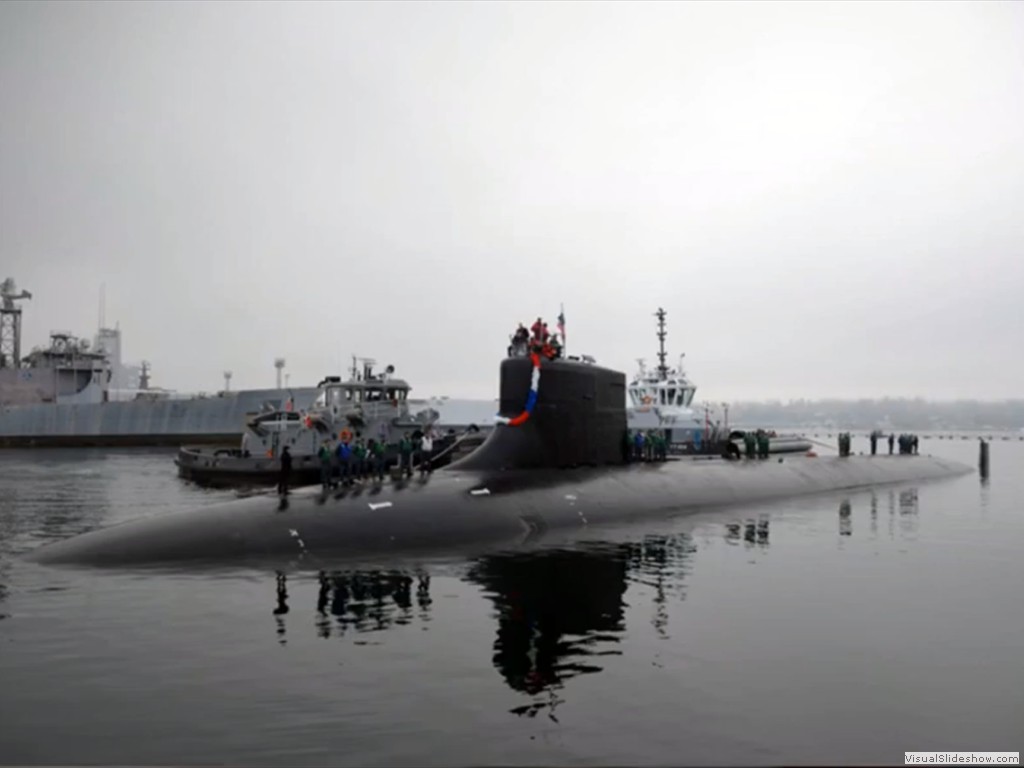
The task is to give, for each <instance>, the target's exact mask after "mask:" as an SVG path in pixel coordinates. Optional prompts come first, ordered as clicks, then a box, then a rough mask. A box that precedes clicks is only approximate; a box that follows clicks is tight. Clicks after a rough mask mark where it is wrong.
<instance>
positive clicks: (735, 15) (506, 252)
mask: <svg viewBox="0 0 1024 768" xmlns="http://www.w3.org/2000/svg"><path fill="white" fill-rule="evenodd" d="M0 94H2V104H3V118H2V119H0V272H2V273H3V274H2V275H0V277H3V276H8V275H10V276H12V277H14V278H15V279H16V280H17V281H18V283H19V285H21V286H23V287H25V288H27V289H28V290H30V291H33V292H34V293H35V298H34V299H33V300H32V301H31V302H29V303H27V305H26V316H25V341H26V343H27V344H28V345H32V344H37V343H41V342H43V341H44V340H45V337H46V334H47V332H48V331H49V330H51V329H56V328H66V329H70V330H73V331H75V332H78V333H83V334H89V335H91V334H92V333H93V332H94V329H95V326H96V324H97V312H98V296H99V288H100V284H101V283H102V282H105V283H106V286H107V287H106V294H107V311H106V315H107V320H108V322H111V323H112V322H113V321H114V320H118V321H120V324H121V328H122V330H123V332H124V335H125V339H124V344H125V354H126V357H127V358H128V359H130V360H139V359H143V358H144V359H147V360H149V361H150V362H151V363H152V365H153V369H154V376H155V381H154V383H156V384H159V385H162V386H166V387H171V388H176V389H200V388H202V389H207V390H213V389H216V388H218V387H220V386H221V384H222V377H221V372H222V371H223V370H224V369H231V370H233V371H234V374H235V375H234V381H233V384H234V385H235V386H237V387H254V386H272V385H273V381H274V369H273V365H272V361H273V358H274V357H277V356H283V357H286V358H287V360H288V368H287V370H288V371H289V372H290V374H291V383H292V384H293V385H297V384H301V383H306V384H309V385H312V384H315V383H316V381H318V380H319V378H320V377H321V376H323V375H324V374H327V373H334V372H336V371H337V370H338V369H339V367H340V361H341V360H342V359H343V356H344V359H345V360H346V361H347V359H348V358H347V356H348V355H349V354H351V353H356V354H360V355H370V356H374V357H376V358H377V359H378V360H379V361H380V362H381V363H382V364H383V363H387V362H390V363H393V364H394V365H395V366H396V368H397V369H398V370H399V372H401V373H402V374H404V375H405V376H406V377H407V378H409V379H410V380H411V382H412V384H413V387H414V393H415V394H417V395H421V396H424V395H438V394H448V395H451V396H475V397H490V396H494V395H495V393H496V383H497V364H498V362H499V360H500V358H501V356H502V355H503V353H504V349H505V346H506V344H507V336H508V333H509V332H511V330H513V329H514V327H515V324H516V322H517V321H519V320H523V321H529V320H532V319H533V318H535V317H536V316H537V315H538V314H543V315H544V316H545V318H546V319H549V320H550V321H551V323H552V324H553V323H554V319H555V316H556V315H557V314H558V307H559V303H560V302H564V304H565V311H566V316H567V320H568V344H569V350H570V352H587V353H590V354H593V355H595V356H596V357H597V358H598V360H599V361H600V362H602V363H604V364H606V365H610V366H612V367H615V368H619V369H624V370H626V371H627V372H628V373H632V372H633V369H634V366H635V358H636V357H640V356H646V357H647V358H648V360H649V361H651V362H653V358H654V353H655V351H656V339H655V336H654V331H655V328H654V318H653V316H652V313H653V312H654V310H655V309H656V308H657V307H658V306H659V305H662V306H664V307H665V308H666V310H668V312H669V323H670V325H669V343H670V348H671V349H670V351H671V352H672V354H673V355H676V354H678V353H679V352H682V351H685V352H686V353H687V358H686V360H687V370H688V372H689V373H690V374H691V376H692V377H693V378H694V379H695V381H696V383H697V384H698V386H699V390H698V396H699V398H700V397H703V398H708V399H713V400H720V399H733V398H755V399H761V398H768V397H781V398H788V397H826V396H851V397H856V396H866V397H867V396H877V395H884V394H890V395H923V396H927V397H934V398H947V397H957V396H972V397H982V398H986V397H1013V396H1021V393H1022V390H1021V386H1020V383H1021V382H1022V381H1024V357H1022V355H1021V347H1022V343H1021V342H1022V341H1024V338H1022V337H1024V334H1022V332H1021V329H1020V321H1019V318H1020V315H1021V312H1020V305H1021V298H1022V288H1024V259H1022V258H1021V255H1022V254H1021V251H1022V242H1024V238H1022V235H1024V215H1022V202H1021V201H1022V200H1024V6H1021V5H1020V4H1014V3H1003V4H1000V3H991V4H990V3H984V2H978V3H972V4H967V3H956V2H940V3H926V2H915V3H896V2H888V3H880V2H879V3H851V4H830V3H824V2H819V3H810V2H795V3H789V4H786V3H780V4H773V3H769V2H755V3H743V2H721V3H716V4H712V3H710V2H709V3H690V4H675V5H674V4H669V3H652V4H640V3H631V4H621V5H619V4H614V3H611V2H600V3H594V4H587V3H582V2H572V3H568V2H567V3H561V4H556V3H546V4H543V3H520V4H501V3H495V2H488V3H482V2H481V3H475V4H473V3H468V2H465V3H455V2H452V3H444V4H440V3H439V4H431V3H427V2H416V3H408V4H403V3H398V2H389V3H376V4H365V5H364V4H359V3H355V2H346V3H338V4H328V3H319V2H318V3H309V4H302V3H298V2H291V3H287V4H284V3H282V4H273V3H269V2H268V3H259V4H246V3H243V2H222V3H207V4H200V3H183V2H181V3H169V4H160V3H126V2H118V3H109V4H73V3H50V4H43V3H33V4H19V3H14V2H5V3H2V4H0Z"/></svg>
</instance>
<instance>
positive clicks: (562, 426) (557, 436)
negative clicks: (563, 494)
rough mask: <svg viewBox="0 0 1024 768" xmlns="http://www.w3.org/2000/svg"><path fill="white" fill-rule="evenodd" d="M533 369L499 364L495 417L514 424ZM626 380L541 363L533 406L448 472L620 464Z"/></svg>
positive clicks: (602, 371)
mask: <svg viewBox="0 0 1024 768" xmlns="http://www.w3.org/2000/svg"><path fill="white" fill-rule="evenodd" d="M532 376H533V363H532V362H531V360H530V358H528V357H511V358H508V359H506V360H504V361H503V362H502V364H501V385H500V397H501V401H500V415H501V416H504V417H507V418H513V417H515V416H516V415H517V414H520V413H521V412H522V411H523V405H524V403H526V402H527V401H528V398H529V397H530V389H531V379H532ZM625 401H626V377H625V375H624V374H622V373H620V372H619V371H613V370H610V369H608V368H602V367H600V366H598V365H593V364H590V363H584V362H578V361H575V360H562V359H557V360H541V363H540V378H539V382H538V386H537V402H536V405H535V406H534V408H533V411H532V413H531V414H530V416H529V418H527V419H526V421H524V422H523V423H521V424H519V425H517V426H510V425H505V424H499V425H498V426H497V427H495V429H494V431H493V432H492V433H491V434H490V435H488V437H487V440H486V441H485V442H484V444H483V445H481V446H480V447H479V448H477V449H476V450H475V451H474V452H473V453H471V454H470V455H469V456H467V457H466V458H465V459H462V460H461V461H458V462H455V463H454V464H452V465H450V467H449V468H450V469H460V470H461V469H466V470H513V469H541V468H548V469H563V468H568V467H581V466H601V465H607V464H621V463H622V462H623V451H622V441H623V438H624V436H625V433H626V409H625Z"/></svg>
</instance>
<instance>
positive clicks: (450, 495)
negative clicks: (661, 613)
mask: <svg viewBox="0 0 1024 768" xmlns="http://www.w3.org/2000/svg"><path fill="white" fill-rule="evenodd" d="M972 471H973V470H972V469H971V468H970V467H968V466H966V465H963V464H959V463H957V462H950V461H946V460H943V459H938V458H934V457H929V456H892V457H888V456H886V457H845V458H840V457H828V458H818V457H793V458H788V459H785V460H783V461H781V462H779V461H725V460H720V459H703V460H685V459H684V460H675V461H667V462H660V463H651V464H637V465H628V466H622V467H617V468H614V469H594V468H580V469H573V470H562V471H542V472H537V471H525V470H511V471H505V472H500V473H481V472H472V471H454V470H453V471H439V472H437V473H435V474H433V475H430V476H428V477H427V478H425V479H411V480H408V481H404V482H398V483H391V482H387V483H384V484H382V485H380V486H368V487H366V488H356V489H350V490H347V491H345V492H342V493H337V494H327V495H324V494H322V493H321V492H320V490H319V488H308V489H300V490H298V491H295V492H294V493H293V494H291V495H290V496H289V497H287V499H286V500H285V501H282V500H281V499H279V498H278V497H277V496H270V495H265V496H258V497H250V498H247V499H240V500H235V501H231V502H227V503H224V504H218V505H213V506H210V507H206V508H204V509H199V510H194V511H189V512H182V513H174V514H169V515H163V516H160V517H155V518H148V519H143V520H137V521H133V522H129V523H124V524H121V525H117V526H113V527H111V528H107V529H104V530H99V531H95V532H92V533H87V534H83V535H81V536H78V537H76V538H74V539H70V540H68V541H65V542H59V543H57V544H52V545H49V546H48V547H45V548H43V549H41V550H38V551H37V552H36V553H35V555H34V557H33V558H32V559H34V560H35V561H37V562H41V563H53V564H59V563H74V564H83V565H94V566H117V565H132V564H136V565H138V564H146V563H151V564H160V563H174V562H185V561H204V560H205V561H218V562H223V561H228V560H230V561H238V560H246V559H263V558H281V557H285V558H294V557H310V556H327V555H330V556H348V555H359V556H362V555H380V554H388V553H402V552H413V551H422V550H425V549H437V548H444V549H447V548H450V547H462V546H468V545H489V544H493V545H502V544H510V543H518V542H522V541H524V540H527V539H530V538H535V537H537V536H543V533H544V532H545V531H546V530H549V529H560V530H564V529H570V528H581V527H586V526H590V525H597V524H604V523H610V522H629V521H633V520H635V521H639V520H644V519H648V520H649V519H652V518H658V517H661V518H667V517H671V516H674V515H676V514H680V513H684V512H687V511H691V512H692V511H696V510H698V509H704V508H708V507H714V506H720V505H732V504H745V503H751V502H757V501H765V500H771V499H777V498H783V497H789V496H796V495H807V494H814V493H823V492H829V491H836V490H842V489H853V488H861V487H866V486H872V485H881V484H890V483H905V482H921V481H929V480H939V479H942V478H948V477H951V476H956V475H962V474H968V473H971V472H972Z"/></svg>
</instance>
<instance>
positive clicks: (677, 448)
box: [626, 308, 812, 456]
mask: <svg viewBox="0 0 1024 768" xmlns="http://www.w3.org/2000/svg"><path fill="white" fill-rule="evenodd" d="M654 316H655V317H657V318H658V341H659V350H658V367H657V368H656V369H655V370H654V371H649V370H648V369H647V368H646V366H645V365H644V361H643V359H640V360H638V363H639V370H638V372H637V373H636V374H635V375H634V376H633V378H632V380H631V381H630V382H629V385H628V386H627V388H626V392H627V398H628V402H627V404H626V419H627V425H628V426H629V429H630V430H633V431H636V430H642V431H647V430H661V431H663V432H664V434H665V437H666V439H667V442H668V453H669V454H670V455H682V454H721V453H723V452H726V451H728V452H729V453H730V454H732V455H734V456H737V455H741V454H742V452H743V449H744V437H745V436H746V434H747V433H746V431H744V430H739V429H735V430H731V431H729V426H728V419H726V424H725V425H724V426H723V425H722V424H721V423H720V422H718V421H717V420H716V421H715V422H714V423H712V421H711V409H710V408H705V409H704V414H703V415H700V414H698V412H697V411H696V410H694V409H693V408H692V404H693V397H694V395H695V394H696V393H697V386H696V384H694V383H693V382H692V381H691V380H690V379H689V378H688V377H687V376H686V374H685V372H684V371H683V357H684V355H680V356H679V366H678V367H677V368H669V367H668V366H667V365H666V363H665V360H666V357H667V354H666V352H665V337H666V336H667V335H668V334H667V333H666V331H665V317H666V312H665V310H664V309H660V308H659V309H658V311H657V312H655V315H654ZM767 434H768V438H769V443H768V452H769V453H772V454H775V453H805V452H806V451H809V450H810V449H811V447H812V445H811V442H810V441H809V440H806V439H804V438H802V437H800V436H799V435H779V434H777V433H775V432H773V431H772V432H768V433H767ZM730 444H731V446H733V447H730Z"/></svg>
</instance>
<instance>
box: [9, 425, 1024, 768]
mask: <svg viewBox="0 0 1024 768" xmlns="http://www.w3.org/2000/svg"><path fill="white" fill-rule="evenodd" d="M865 446H866V440H863V439H862V440H860V441H859V443H858V442H855V449H860V450H863V449H864V447H865ZM976 451H977V445H976V444H975V443H974V442H973V441H971V440H967V441H934V440H933V441H923V442H922V452H933V453H937V454H939V455H943V456H948V457H951V458H959V459H962V460H965V461H968V462H970V463H971V464H972V465H973V464H974V463H975V461H976ZM1022 465H1024V443H1021V442H1017V441H1013V442H1000V441H996V442H994V443H993V445H992V480H991V482H990V483H988V484H983V483H981V482H980V480H979V478H978V477H977V475H973V476H968V477H965V478H960V479H956V480H952V481H947V482H941V483H936V484H930V485H922V486H919V487H913V486H905V487H897V488H892V489H889V488H883V489H880V490H877V491H875V492H873V493H872V492H859V493H853V494H847V495H842V494H836V495H830V496H819V497H815V498H812V499H801V500H796V501H792V502H789V503H785V504H773V505H766V506H759V507H747V508H743V509H724V510H718V511H713V510H708V511H706V512H704V513H702V514H699V515H695V516H690V517H683V518H678V519H676V520H673V521H669V522H666V523H665V524H663V525H662V526H661V527H651V526H646V527H644V528H639V529H638V528H623V529H606V530H593V531H589V532H588V533H587V537H588V538H586V539H584V538H576V539H562V540H551V541H548V542H541V543H540V544H538V545H535V546H533V547H532V548H531V549H523V550H521V551H517V552H504V553H491V554H488V555H480V556H475V557H467V558H465V559H462V560H447V561H435V562H408V561H404V562H397V561H396V562H387V563H381V564H378V565H377V566H374V567H371V566H367V567H361V568H358V569H356V568H353V567H352V566H351V564H346V563H343V562H338V563H330V562H327V563H320V564H318V566H317V567H322V568H323V569H324V571H325V572H326V574H325V575H324V576H321V575H320V574H318V573H317V571H316V570H308V567H309V566H308V565H307V566H304V567H305V568H307V570H301V571H300V570H292V571H290V572H287V573H285V574H283V577H282V578H279V577H278V576H277V575H276V574H275V573H274V572H260V571H254V570H245V571H241V570H236V571H218V572H215V573H214V572H185V571H182V572H170V573H168V572H162V573H159V574H153V573H148V574H142V573H123V572H121V573H108V572H98V571H76V570H70V569H59V570H58V569H51V568H44V567H42V566H35V565H31V564H27V563H25V562H23V561H22V560H20V558H19V555H20V554H22V553H24V552H26V551H28V550H30V549H32V548H34V547H36V546H38V545H40V544H42V543H43V542H45V541H48V540H52V539H58V538H63V537H66V536H69V535H71V534H74V533H78V532H80V531H84V530H88V529H90V528H93V527H96V526H99V525H106V524H110V523H113V522H116V521H119V520H124V519H128V518H132V517H137V516H140V515H159V514H163V513H165V512H167V511H171V510H175V509H181V508H188V507H193V506H196V505H201V504H209V503H213V502H215V501H218V500H221V499H223V498H226V497H230V496H231V495H232V494H231V492H223V491H220V492H207V491H201V490H198V489H195V488H193V487H189V486H187V485H185V484H184V483H182V482H181V481H179V480H178V479H177V478H176V477H175V476H174V467H173V464H172V454H171V453H166V452H148V453H147V452H129V451H35V452H9V451H8V452H2V453H0V488H2V489H3V495H2V497H0V713H2V715H0V718H2V719H0V723H2V726H0V763H50V764H53V763H76V764H83V763H115V764H128V763H134V764H155V763H162V764H168V763H176V764H184V763H200V762H201V763H205V764H214V763H233V764H241V763H246V764H261V765H270V764H289V765H326V764H332V765H342V764H344V765H356V764H359V765H380V766H392V765H414V764H415V765H469V764H472V763H485V764H504V765H509V764H530V763H532V764H584V763H586V764H604V765H613V764H618V765H622V764H627V763H628V764H675V765H680V764H703V765H711V764H713V765H721V764H738V763H745V764H779V763H782V762H785V763H813V762H821V761H824V762H829V763H855V762H859V763H864V762H870V763H890V764H891V763H894V762H899V761H901V760H902V757H901V755H902V752H903V751H904V750H911V749H913V750H1020V749H1021V747H1022V744H1024V663H1022V658H1024V653H1022V651H1024V597H1022V593H1024V590H1022V586H1024V557H1022V555H1021V552H1022V551H1024V510H1022V508H1021V505H1020V500H1021V498H1022V496H1024V479H1021V477H1022V476H1021V475H1018V474H1017V471H1018V468H1019V467H1021V466H1022ZM748 520H749V521H753V522H756V521H758V520H764V521H767V529H766V533H764V532H763V533H762V534H760V535H759V534H758V533H757V531H756V529H753V530H751V531H750V533H751V534H752V535H750V536H749V538H748V535H747V533H748V532H747V529H746V527H745V525H741V527H740V528H739V529H738V530H737V529H736V527H735V526H732V527H730V524H733V523H736V522H739V523H741V524H745V523H746V521H748ZM762 531H765V529H764V528H763V527H762Z"/></svg>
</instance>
